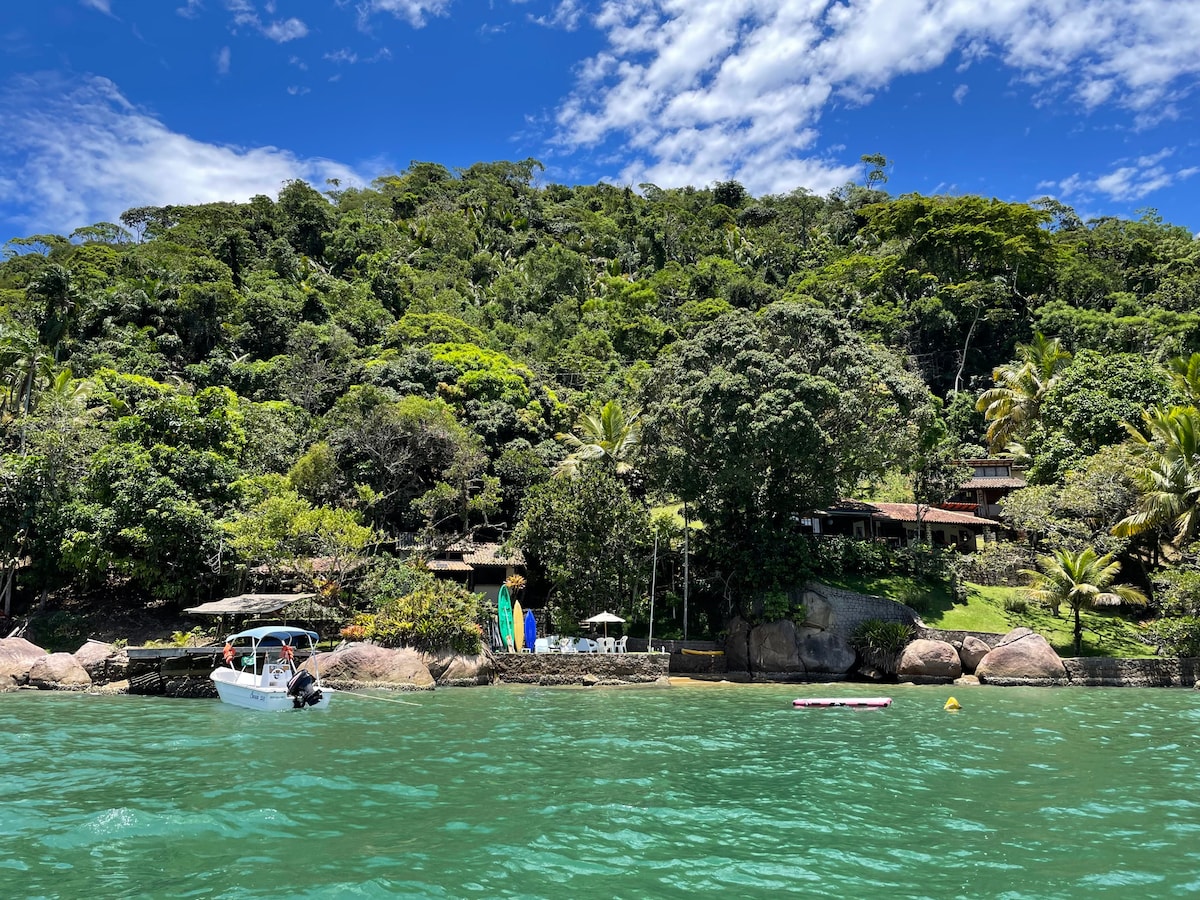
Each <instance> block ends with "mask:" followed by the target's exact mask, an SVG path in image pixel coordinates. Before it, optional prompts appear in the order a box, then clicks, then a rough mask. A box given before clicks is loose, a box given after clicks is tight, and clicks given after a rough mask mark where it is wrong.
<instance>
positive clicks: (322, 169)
mask: <svg viewBox="0 0 1200 900" xmlns="http://www.w3.org/2000/svg"><path fill="white" fill-rule="evenodd" d="M0 129H2V130H3V131H4V133H5V134H7V135H8V138H7V139H6V141H5V142H4V144H2V145H0V170H2V171H4V173H5V180H4V181H3V182H2V183H0V203H3V204H5V205H7V206H8V207H9V208H10V209H12V210H15V211H16V213H15V214H14V215H13V216H12V218H13V219H15V220H18V221H22V222H26V223H28V224H29V226H30V227H33V228H36V229H37V230H39V231H41V230H51V231H55V232H58V233H62V234H68V233H70V232H71V231H72V230H74V229H75V228H78V227H79V226H81V225H90V224H92V223H94V222H98V221H109V222H115V221H116V220H117V217H118V216H119V215H120V214H121V213H122V212H123V211H124V210H126V209H129V208H130V207H133V206H146V205H155V206H157V205H166V204H187V203H208V202H213V201H218V200H230V201H244V200H247V199H249V198H250V197H252V196H254V195H255V194H269V195H274V194H276V193H277V192H278V191H279V188H280V187H281V186H282V184H283V182H285V181H287V180H288V179H293V178H301V179H304V180H306V181H309V182H310V183H313V184H317V185H322V184H324V183H325V180H326V179H327V178H339V179H341V180H342V182H343V183H344V184H362V183H364V181H365V179H363V178H362V177H360V176H359V175H357V173H355V172H354V171H353V170H352V169H351V168H350V167H349V166H345V165H342V164H340V163H337V162H334V161H331V160H326V159H302V158H300V157H297V156H296V155H295V154H293V153H291V152H289V151H286V150H281V149H279V148H276V147H237V146H232V145H222V144H210V143H204V142H203V141H198V140H195V139H193V138H190V137H188V136H187V135H185V134H179V133H177V132H174V131H171V129H170V128H168V127H167V126H166V125H164V124H163V123H162V122H160V121H159V120H158V119H156V118H154V117H153V116H151V115H149V114H148V113H146V112H145V111H143V110H141V109H138V108H137V107H135V106H133V105H132V104H131V103H130V102H129V101H128V100H126V99H125V97H124V96H122V95H121V93H120V91H119V90H118V89H117V87H116V85H114V84H113V83H112V82H111V81H109V80H107V79H105V78H96V77H92V78H85V79H78V80H76V81H73V82H67V81H65V80H64V79H62V78H60V77H58V76H54V75H43V76H38V77H37V78H34V77H26V78H22V79H19V80H17V81H16V82H14V83H12V84H10V86H9V87H8V88H7V89H6V90H5V91H4V92H3V93H0Z"/></svg>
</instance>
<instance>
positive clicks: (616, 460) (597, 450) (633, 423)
mask: <svg viewBox="0 0 1200 900" xmlns="http://www.w3.org/2000/svg"><path fill="white" fill-rule="evenodd" d="M638 415H639V413H638V412H637V411H634V412H632V413H630V414H629V415H626V414H625V411H624V410H623V409H622V408H621V403H620V401H618V400H609V401H608V402H607V403H605V404H604V405H603V406H602V407H600V409H599V410H594V411H592V412H588V413H581V414H580V416H579V418H578V419H577V420H576V422H575V431H576V434H556V435H555V437H556V438H558V440H560V441H562V442H563V443H564V444H566V445H567V446H568V447H570V448H571V453H570V455H568V456H567V458H566V459H564V460H563V461H562V462H561V463H559V465H558V468H557V469H556V470H555V474H556V475H560V476H562V475H567V476H574V475H577V474H579V470H580V469H581V468H582V466H583V464H584V463H586V462H599V463H601V464H602V465H607V466H610V467H611V468H612V470H613V471H614V472H616V473H617V474H618V475H623V474H625V473H626V472H628V471H630V470H631V469H632V468H633V463H632V462H631V461H630V460H631V459H632V457H633V454H634V453H635V452H636V451H637V448H638V445H639V444H640V443H641V438H642V424H641V422H639V421H638Z"/></svg>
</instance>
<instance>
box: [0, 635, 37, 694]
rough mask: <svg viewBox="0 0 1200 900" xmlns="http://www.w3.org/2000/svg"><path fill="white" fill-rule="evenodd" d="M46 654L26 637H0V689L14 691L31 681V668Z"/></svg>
mask: <svg viewBox="0 0 1200 900" xmlns="http://www.w3.org/2000/svg"><path fill="white" fill-rule="evenodd" d="M45 655H46V651H45V650H43V649H42V648H41V647H39V646H38V645H37V644H31V643H30V642H29V641H27V640H25V638H19V637H12V638H3V639H0V691H13V690H16V689H17V688H19V687H21V686H22V685H25V684H28V683H29V670H30V669H31V668H32V667H33V664H34V663H35V662H37V661H38V660H39V659H41V658H42V657H44V656H45Z"/></svg>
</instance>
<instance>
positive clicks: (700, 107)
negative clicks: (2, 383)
mask: <svg viewBox="0 0 1200 900" xmlns="http://www.w3.org/2000/svg"><path fill="white" fill-rule="evenodd" d="M1196 35H1200V4H1197V3H1193V2H1183V0H1102V2H1096V0H835V2H827V0H742V2H732V0H591V2H589V0H40V2H38V3H30V4H26V3H20V4H18V3H9V4H6V8H5V12H4V15H3V17H2V18H0V134H3V136H4V139H3V140H2V141H0V242H2V241H4V240H7V239H8V238H10V237H14V236H19V235H26V234H31V233H38V232H45V231H52V232H58V233H64V234H65V233H69V232H70V231H71V230H73V229H74V228H76V227H79V226H82V225H88V224H92V223H94V222H97V221H115V220H116V218H117V216H118V215H119V214H120V213H121V212H122V211H123V210H125V209H127V208H129V207H131V206H138V205H162V204H167V203H197V202H205V201H211V200H245V199H247V198H249V197H250V196H252V195H254V194H258V193H265V194H269V195H272V196H274V195H275V194H276V193H277V192H278V190H279V187H280V186H281V184H282V183H283V182H284V181H285V180H287V179H290V178H304V179H305V180H307V181H309V182H310V183H313V184H314V185H316V186H318V187H322V188H323V187H324V185H325V182H326V180H327V179H330V178H336V179H339V180H340V181H341V183H342V184H351V183H353V184H369V183H370V181H371V180H372V179H373V178H375V177H377V176H379V175H383V174H388V173H390V172H395V171H400V170H402V169H403V168H405V167H406V166H407V165H408V163H409V162H410V161H411V160H427V161H434V162H440V163H443V164H445V165H447V166H450V167H456V166H468V165H470V164H471V163H473V162H476V161H481V160H496V159H524V158H526V157H530V156H532V157H535V158H537V159H540V160H541V161H542V162H543V163H545V165H546V171H545V173H544V174H543V176H542V179H543V181H544V182H552V181H555V182H564V183H568V184H580V183H594V182H596V181H600V180H607V181H612V182H614V183H617V184H631V185H635V186H636V185H638V184H641V183H643V182H653V183H655V184H658V185H659V186H661V187H673V186H680V185H684V184H694V185H697V186H703V185H707V184H710V183H712V182H713V181H715V180H722V179H727V178H736V179H738V180H740V181H741V182H742V183H744V184H745V185H746V186H747V187H748V188H750V190H751V191H752V192H753V193H755V194H762V193H777V192H787V191H790V190H792V189H794V188H797V187H804V188H808V189H810V190H812V191H815V192H817V193H825V192H827V191H829V190H830V189H831V188H834V187H836V186H838V185H840V184H843V183H845V182H846V181H848V180H859V181H861V180H862V179H863V175H864V167H863V166H862V165H861V164H860V163H859V157H860V156H861V155H862V154H865V153H883V154H886V155H887V156H888V158H889V159H891V160H892V161H893V164H892V166H891V167H890V169H889V177H890V181H889V183H888V185H887V189H888V190H890V191H891V192H892V193H894V194H898V193H903V192H907V191H920V192H922V193H980V194H984V195H986V196H995V197H999V198H1001V199H1004V200H1030V199H1033V198H1037V197H1041V196H1045V195H1049V196H1053V197H1056V198H1057V199H1060V200H1062V201H1063V202H1065V203H1068V204H1070V205H1072V206H1074V207H1075V208H1076V209H1077V210H1078V211H1079V212H1080V213H1081V214H1082V215H1083V216H1084V217H1085V218H1086V217H1090V216H1095V215H1122V216H1135V215H1138V214H1139V212H1138V211H1139V210H1143V209H1146V208H1154V209H1157V210H1158V211H1159V213H1160V214H1161V215H1162V216H1163V217H1164V218H1165V219H1166V220H1167V221H1169V222H1174V223H1176V224H1180V225H1185V226H1187V227H1189V228H1191V229H1192V230H1194V231H1195V230H1200V203H1197V200H1198V199H1200V131H1198V130H1197V127H1196V125H1197V122H1196V120H1197V116H1198V114H1200V104H1198V103H1197V97H1196V90H1195V88H1196V86H1197V82H1198V80H1200V54H1198V53H1196V50H1195V47H1196Z"/></svg>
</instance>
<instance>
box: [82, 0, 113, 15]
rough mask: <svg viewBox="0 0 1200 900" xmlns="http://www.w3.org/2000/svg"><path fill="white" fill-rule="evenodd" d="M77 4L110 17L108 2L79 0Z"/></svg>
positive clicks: (110, 10) (106, 0) (110, 7)
mask: <svg viewBox="0 0 1200 900" xmlns="http://www.w3.org/2000/svg"><path fill="white" fill-rule="evenodd" d="M79 2H80V3H81V4H83V5H84V6H87V7H90V8H91V9H94V10H96V11H97V12H102V13H104V14H105V15H106V16H111V15H112V3H111V2H109V0H79Z"/></svg>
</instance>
